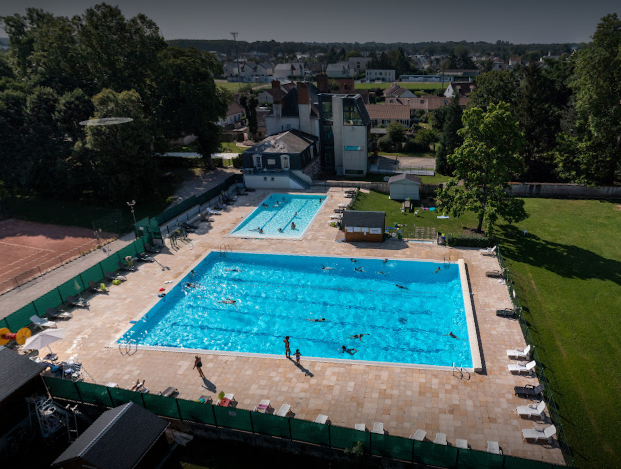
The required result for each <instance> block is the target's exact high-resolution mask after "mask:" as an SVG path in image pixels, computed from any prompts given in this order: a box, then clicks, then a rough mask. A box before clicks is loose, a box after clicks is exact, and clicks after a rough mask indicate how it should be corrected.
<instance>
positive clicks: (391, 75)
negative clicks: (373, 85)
mask: <svg viewBox="0 0 621 469" xmlns="http://www.w3.org/2000/svg"><path fill="white" fill-rule="evenodd" d="M366 79H367V81H368V82H374V81H395V71H394V70H367V71H366Z"/></svg>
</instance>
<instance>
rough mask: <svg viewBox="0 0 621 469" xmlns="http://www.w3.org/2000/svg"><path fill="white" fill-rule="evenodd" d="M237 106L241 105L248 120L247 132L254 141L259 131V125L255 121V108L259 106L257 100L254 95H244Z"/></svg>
mask: <svg viewBox="0 0 621 469" xmlns="http://www.w3.org/2000/svg"><path fill="white" fill-rule="evenodd" d="M239 104H241V105H242V107H243V108H244V110H245V111H246V118H247V119H248V131H249V132H250V135H251V138H252V139H253V140H254V139H255V136H256V135H257V130H259V124H258V121H257V107H258V106H259V99H258V98H257V97H256V96H255V94H254V93H251V94H250V95H244V96H242V97H241V98H240V100H239Z"/></svg>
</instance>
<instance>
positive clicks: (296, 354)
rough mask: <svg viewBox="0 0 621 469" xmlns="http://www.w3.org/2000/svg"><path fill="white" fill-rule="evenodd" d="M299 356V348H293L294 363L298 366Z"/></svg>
mask: <svg viewBox="0 0 621 469" xmlns="http://www.w3.org/2000/svg"><path fill="white" fill-rule="evenodd" d="M301 356H302V355H301V354H300V349H299V348H298V349H295V364H296V365H297V366H300V357H301Z"/></svg>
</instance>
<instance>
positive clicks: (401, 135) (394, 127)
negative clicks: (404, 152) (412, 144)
mask: <svg viewBox="0 0 621 469" xmlns="http://www.w3.org/2000/svg"><path fill="white" fill-rule="evenodd" d="M387 130H388V136H389V137H390V140H391V141H392V142H393V143H401V142H403V141H404V140H405V131H406V130H407V129H406V128H405V127H404V126H403V124H401V123H400V122H397V121H393V122H391V123H389V124H388V129H387Z"/></svg>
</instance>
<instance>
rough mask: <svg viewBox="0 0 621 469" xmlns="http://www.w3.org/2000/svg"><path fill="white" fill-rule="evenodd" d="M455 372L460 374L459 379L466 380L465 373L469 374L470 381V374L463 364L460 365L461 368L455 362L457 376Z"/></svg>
mask: <svg viewBox="0 0 621 469" xmlns="http://www.w3.org/2000/svg"><path fill="white" fill-rule="evenodd" d="M455 372H457V373H459V379H463V378H464V373H467V374H468V380H469V379H470V372H468V371H466V370H464V367H463V363H460V364H459V366H456V365H455V362H453V376H455Z"/></svg>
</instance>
